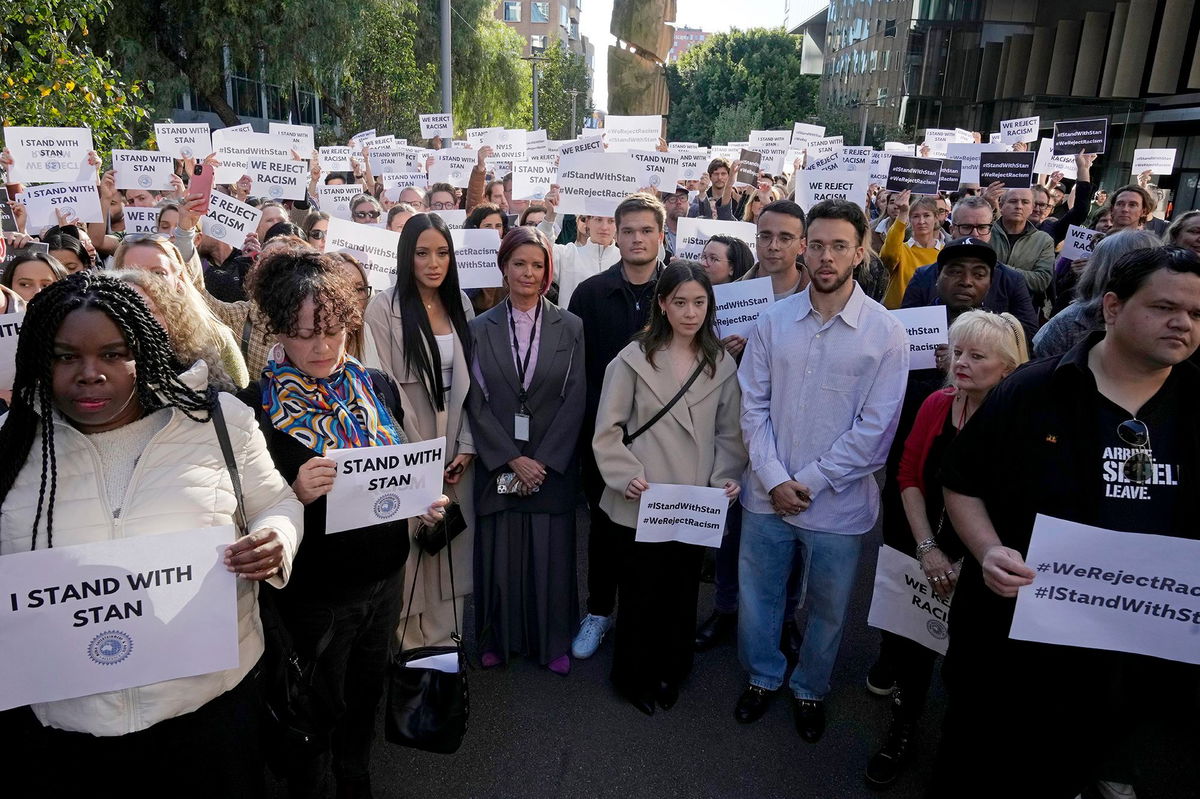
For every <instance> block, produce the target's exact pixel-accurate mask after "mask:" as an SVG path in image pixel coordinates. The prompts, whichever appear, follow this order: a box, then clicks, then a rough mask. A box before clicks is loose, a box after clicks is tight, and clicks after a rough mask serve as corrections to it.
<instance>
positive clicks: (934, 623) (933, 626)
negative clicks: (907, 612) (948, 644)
mask: <svg viewBox="0 0 1200 799" xmlns="http://www.w3.org/2000/svg"><path fill="white" fill-rule="evenodd" d="M925 629H926V630H928V631H929V634H930V635H932V636H933V637H934V638H936V639H938V640H939V641H940V640H942V639H944V638H945V637H946V636H947V635H949V634H950V631H949V630H947V629H946V625H945V624H943V623H942V622H940V621H938V620H937V619H930V620H929V621H927V622H925Z"/></svg>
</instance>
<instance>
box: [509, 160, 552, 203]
mask: <svg viewBox="0 0 1200 799" xmlns="http://www.w3.org/2000/svg"><path fill="white" fill-rule="evenodd" d="M557 172H558V167H557V166H555V165H554V164H553V163H552V162H550V161H518V162H517V163H515V164H513V172H512V176H513V177H512V196H513V199H514V200H540V199H542V198H543V197H545V196H546V192H548V191H550V186H551V185H553V183H554V175H555V174H556V173H557Z"/></svg>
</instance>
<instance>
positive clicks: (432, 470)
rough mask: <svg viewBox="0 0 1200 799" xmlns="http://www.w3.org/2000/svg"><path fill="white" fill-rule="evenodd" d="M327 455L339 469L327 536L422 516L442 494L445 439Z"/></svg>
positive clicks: (328, 506) (330, 499) (330, 502)
mask: <svg viewBox="0 0 1200 799" xmlns="http://www.w3.org/2000/svg"><path fill="white" fill-rule="evenodd" d="M325 457H326V458H329V459H330V460H331V461H333V462H334V467H335V468H336V469H337V476H336V477H335V478H334V479H333V488H332V489H331V490H330V492H329V493H328V494H327V495H326V497H327V502H326V505H325V532H326V534H332V533H344V532H346V531H347V530H358V529H359V528H362V527H371V526H373V525H376V524H386V523H388V522H398V521H400V520H402V519H409V518H412V517H413V516H420V515H421V514H423V513H425V511H427V510H428V509H429V506H430V505H432V504H433V502H434V500H436V499H437V498H438V497H440V496H441V495H442V466H443V464H444V462H445V459H446V439H445V438H444V437H443V438H435V439H432V440H430V441H417V442H415V443H413V444H391V445H388V446H383V447H356V448H354V449H329V450H325ZM407 534H408V533H407V531H405V532H404V533H401V535H407Z"/></svg>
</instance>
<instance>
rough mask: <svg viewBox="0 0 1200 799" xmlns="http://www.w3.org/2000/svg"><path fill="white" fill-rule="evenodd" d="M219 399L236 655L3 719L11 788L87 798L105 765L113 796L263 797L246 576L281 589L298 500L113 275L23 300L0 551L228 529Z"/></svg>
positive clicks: (237, 409) (230, 409) (239, 421)
mask: <svg viewBox="0 0 1200 799" xmlns="http://www.w3.org/2000/svg"><path fill="white" fill-rule="evenodd" d="M218 402H219V403H220V408H221V410H222V415H223V417H224V420H225V421H224V424H225V427H226V430H227V431H228V435H229V439H230V442H231V444H232V449H233V451H234V453H236V463H237V468H238V471H239V473H240V476H241V480H242V482H243V484H245V485H246V486H247V490H246V493H245V497H244V507H245V514H246V530H245V531H244V532H245V533H246V534H245V535H243V536H242V537H239V538H238V539H237V540H236V541H234V542H231V544H230V545H229V546H228V547H227V548H226V550H225V557H224V561H225V566H226V568H227V569H228V570H229V571H231V572H234V573H235V574H236V575H237V576H238V577H239V578H241V579H239V580H238V581H237V616H238V633H237V635H238V650H239V661H238V665H237V666H235V667H234V668H231V669H227V670H225V671H220V672H213V673H209V674H200V675H196V676H192V677H181V678H177V679H170V680H165V681H163V682H158V683H154V684H151V685H144V686H140V687H134V688H127V689H124V690H119V691H109V692H105V693H99V694H93V695H90V696H81V697H74V698H68V699H61V700H57V701H51V702H42V703H37V704H34V705H32V706H30V707H28V708H21V709H19V710H18V711H16V716H13V715H11V714H10V715H9V716H8V718H7V719H5V726H6V727H11V726H13V724H14V719H15V721H16V723H17V725H18V726H21V727H23V729H22V730H21V731H20V735H18V736H7V737H6V740H19V741H20V743H21V744H23V745H24V746H26V747H28V751H22V752H20V753H18V754H19V756H18V757H16V758H15V759H13V760H12V761H10V769H9V773H10V775H11V774H13V773H16V775H17V784H18V786H20V785H22V784H23V783H24V782H30V783H34V784H36V786H37V790H38V792H39V793H42V794H44V795H46V796H69V795H76V794H79V795H82V794H85V793H89V794H90V793H93V792H94V791H93V789H94V788H95V787H96V780H97V776H98V775H100V774H105V773H107V774H119V775H120V776H119V779H120V782H121V792H122V794H123V795H133V796H145V795H154V794H156V793H158V792H160V791H161V790H162V786H165V785H170V786H171V788H170V792H171V793H172V794H173V795H177V796H196V797H199V796H206V797H207V796H221V797H256V796H261V795H262V793H263V790H264V786H263V768H262V765H263V763H262V758H261V756H260V753H259V744H258V729H257V723H256V721H255V719H256V718H257V717H256V702H255V690H254V685H253V680H252V679H248V678H247V677H248V675H249V674H250V671H251V669H252V668H253V667H254V665H255V663H256V662H257V661H258V659H259V657H260V656H261V654H262V651H263V637H262V629H261V626H260V624H259V620H258V604H257V602H258V583H259V582H260V581H264V580H266V581H268V582H270V583H271V584H272V585H273V586H275V587H276V588H282V587H283V586H284V585H285V584H286V583H287V580H288V578H289V577H290V574H291V564H292V557H293V555H294V554H295V552H296V549H297V547H298V545H299V540H300V531H301V523H302V522H301V514H302V509H301V506H300V503H299V502H298V501H297V500H296V497H295V494H293V493H292V490H291V488H290V487H289V486H288V485H287V483H285V482H284V481H283V479H282V478H281V477H280V476H279V474H278V473H277V472H276V471H275V469H274V466H273V465H272V463H271V458H270V455H269V454H268V453H267V449H266V444H265V442H264V440H263V436H262V434H261V433H260V432H259V430H258V427H257V425H256V424H255V422H254V416H253V414H252V413H251V412H250V411H249V410H248V409H247V408H246V407H245V406H244V405H242V404H241V403H239V402H238V401H237V400H236V399H234V398H233V397H232V396H229V395H218V394H216V393H213V392H209V391H208V389H207V369H206V368H205V366H204V364H203V362H202V361H201V362H198V363H197V365H196V366H195V367H194V368H193V369H192V370H190V371H188V372H185V373H184V374H182V375H177V374H176V372H175V358H174V356H173V353H172V350H171V346H170V343H169V341H168V339H167V335H166V332H165V331H164V330H163V329H162V327H161V326H160V325H159V324H158V322H156V321H155V319H154V317H153V316H151V314H150V312H149V310H148V309H147V308H146V305H145V304H144V303H143V302H142V300H141V298H140V296H139V295H138V294H137V292H136V291H135V290H134V289H133V287H132V286H130V285H129V284H127V283H125V282H124V281H122V280H120V279H118V278H116V277H113V276H111V275H107V274H104V273H100V272H95V271H84V272H80V273H77V274H74V275H72V276H70V277H68V278H66V279H65V280H61V281H59V282H57V283H55V284H53V285H51V286H49V287H48V288H46V289H45V290H44V291H42V292H41V293H40V294H38V295H37V296H36V297H35V298H34V299H33V301H32V302H30V304H29V308H28V311H27V313H26V317H25V324H24V325H23V327H22V330H21V337H20V339H19V341H18V345H17V357H16V378H15V381H14V385H13V401H12V409H11V410H10V412H9V413H8V414H7V415H6V416H5V417H4V418H3V420H2V426H0V452H3V453H4V457H3V459H0V557H2V556H5V555H9V554H11V553H15V552H26V551H29V550H32V549H36V548H49V547H54V546H57V547H64V546H72V545H75V544H82V543H94V542H100V541H109V540H115V539H128V538H134V537H140V536H149V535H156V534H160V533H167V532H171V531H176V530H188V529H193V528H197V527H203V526H208V525H211V526H221V525H232V524H233V523H234V516H235V510H236V508H237V495H236V494H235V492H234V488H233V482H232V479H231V477H230V475H229V471H228V469H227V467H226V464H225V460H224V457H223V456H222V454H221V447H220V444H219V439H218V432H217V423H214V421H213V409H214V407H215V406H216V404H217V403H218ZM35 717H36V720H35ZM64 766H67V767H64ZM183 775H186V783H184V782H181V780H180V778H181V776H183ZM15 795H24V794H23V791H22V788H20V787H18V789H17V791H16V794H15Z"/></svg>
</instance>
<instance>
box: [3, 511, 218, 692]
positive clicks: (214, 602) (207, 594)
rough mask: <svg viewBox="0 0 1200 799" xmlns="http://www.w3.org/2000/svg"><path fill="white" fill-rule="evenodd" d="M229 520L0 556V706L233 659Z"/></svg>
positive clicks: (200, 670) (209, 667)
mask: <svg viewBox="0 0 1200 799" xmlns="http://www.w3.org/2000/svg"><path fill="white" fill-rule="evenodd" d="M236 536H237V533H236V532H235V530H234V528H233V526H232V525H226V526H224V527H208V528H204V529H199V530H184V531H180V532H170V533H160V534H156V535H143V536H137V537H135V538H117V539H115V540H112V541H98V542H95V543H87V544H78V545H75V546H66V547H53V548H50V549H35V550H32V551H29V552H12V553H9V554H7V555H5V556H4V557H2V558H0V585H2V586H4V596H3V600H0V601H2V602H3V608H4V610H3V615H0V639H3V640H4V647H3V648H0V674H3V675H4V679H3V680H0V710H7V709H9V708H13V707H18V706H20V705H27V704H30V703H34V702H52V701H55V700H59V699H70V698H73V697H78V696H88V695H91V694H98V693H104V692H107V691H117V690H120V689H123V688H133V687H137V686H142V685H150V684H151V683H157V682H163V681H165V680H172V679H176V678H179V677H191V676H195V675H197V674H209V673H211V672H215V671H223V670H225V669H232V668H235V667H236V666H237V665H238V628H237V622H238V619H237V582H238V581H237V578H236V576H235V575H234V574H233V573H232V572H229V571H227V570H226V569H225V564H224V562H223V559H224V552H225V547H226V546H228V545H229V544H231V543H233V541H234V539H235V538H236Z"/></svg>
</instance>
